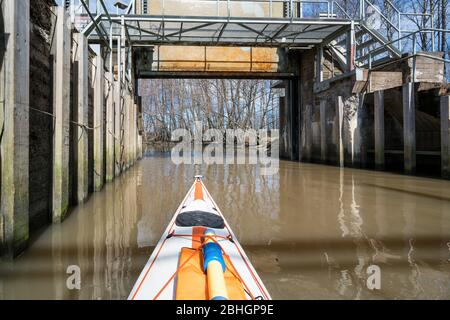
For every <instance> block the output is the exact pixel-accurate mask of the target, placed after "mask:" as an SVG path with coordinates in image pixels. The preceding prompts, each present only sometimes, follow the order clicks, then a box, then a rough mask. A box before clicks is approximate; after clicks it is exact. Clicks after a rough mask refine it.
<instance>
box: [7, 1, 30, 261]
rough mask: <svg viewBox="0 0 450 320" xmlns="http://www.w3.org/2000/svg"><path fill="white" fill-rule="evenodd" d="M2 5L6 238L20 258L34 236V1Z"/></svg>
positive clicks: (11, 252) (9, 249)
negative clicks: (31, 232) (31, 136)
mask: <svg viewBox="0 0 450 320" xmlns="http://www.w3.org/2000/svg"><path fill="white" fill-rule="evenodd" d="M1 8H2V12H3V17H4V35H6V36H7V37H6V38H5V39H3V41H4V42H3V43H2V44H1V45H2V46H3V45H5V48H3V49H2V50H1V51H3V50H5V51H4V57H3V61H2V64H1V74H0V130H1V131H0V132H2V135H1V140H0V145H1V157H0V161H1V170H0V185H1V201H0V209H1V212H0V227H1V229H0V240H1V245H2V247H3V249H4V251H5V253H6V254H7V255H8V256H9V257H14V256H17V255H18V254H19V253H20V252H22V251H23V250H24V249H25V247H26V245H27V243H28V238H29V217H28V214H29V212H28V211H29V210H28V209H29V190H28V185H29V174H28V171H29V100H30V96H29V91H30V90H29V83H30V80H29V77H30V1H29V0H21V1H17V0H4V1H2V3H1ZM0 249H2V248H0ZM2 251H3V250H2Z"/></svg>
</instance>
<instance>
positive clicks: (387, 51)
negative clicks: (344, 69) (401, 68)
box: [356, 47, 390, 61]
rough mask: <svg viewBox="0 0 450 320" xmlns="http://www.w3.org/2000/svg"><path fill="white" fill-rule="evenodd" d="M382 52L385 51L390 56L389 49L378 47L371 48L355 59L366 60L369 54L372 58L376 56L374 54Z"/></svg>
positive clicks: (377, 54)
mask: <svg viewBox="0 0 450 320" xmlns="http://www.w3.org/2000/svg"><path fill="white" fill-rule="evenodd" d="M383 53H387V54H389V56H390V52H389V50H387V49H386V48H384V47H379V48H377V49H375V50H372V51H371V52H369V53H367V54H365V55H363V56H362V57H359V58H357V59H356V60H357V61H365V60H368V59H369V58H370V56H372V59H373V58H376V56H379V55H380V54H383ZM374 61H375V60H374Z"/></svg>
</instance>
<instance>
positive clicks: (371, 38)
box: [327, 0, 434, 71]
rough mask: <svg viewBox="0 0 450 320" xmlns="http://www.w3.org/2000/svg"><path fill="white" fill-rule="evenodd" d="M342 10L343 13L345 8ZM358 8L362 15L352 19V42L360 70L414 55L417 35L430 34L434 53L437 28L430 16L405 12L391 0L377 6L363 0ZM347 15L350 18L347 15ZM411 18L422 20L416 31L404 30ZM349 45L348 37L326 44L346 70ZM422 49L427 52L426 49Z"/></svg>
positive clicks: (372, 2) (385, 0)
mask: <svg viewBox="0 0 450 320" xmlns="http://www.w3.org/2000/svg"><path fill="white" fill-rule="evenodd" d="M339 8H340V9H341V10H343V9H342V7H339ZM359 9H360V10H359V13H358V14H359V16H357V17H352V18H353V19H354V21H355V26H354V28H355V31H354V39H353V41H354V44H355V46H356V52H355V65H356V66H357V67H360V68H371V67H372V66H376V65H379V64H381V63H384V62H387V61H390V60H392V59H399V58H401V57H402V56H403V55H404V54H408V53H415V52H414V51H416V50H417V43H416V42H417V40H416V35H417V34H429V35H428V37H429V38H430V41H431V43H432V45H431V46H432V47H433V48H432V49H433V51H434V43H433V41H434V39H433V37H434V35H433V30H434V25H433V18H432V14H431V13H428V12H425V13H404V12H401V11H400V10H399V9H398V8H397V7H396V6H395V5H394V4H393V3H392V2H391V1H389V0H384V1H382V3H381V4H380V5H379V6H377V5H376V4H374V1H373V0H371V1H369V0H361V1H360V8H359ZM358 14H357V15H358ZM345 15H346V16H350V15H349V14H348V13H345ZM411 17H416V18H417V20H420V22H419V23H416V25H417V28H416V29H411V28H407V27H405V26H407V25H411V23H408V21H409V22H410V21H411V20H410V19H409V20H408V18H411ZM405 20H406V21H405ZM347 43H348V39H347V37H345V36H341V37H339V38H338V39H337V40H333V41H331V42H329V43H328V44H327V48H328V49H329V50H330V52H332V54H333V58H334V59H335V61H337V62H338V64H339V66H340V67H341V68H342V70H343V71H344V70H346V69H347V68H348V66H347V59H346V57H347V50H348V45H347ZM422 50H424V51H427V50H426V48H422Z"/></svg>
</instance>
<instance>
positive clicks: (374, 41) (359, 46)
mask: <svg viewBox="0 0 450 320" xmlns="http://www.w3.org/2000/svg"><path fill="white" fill-rule="evenodd" d="M376 43H377V40H375V39H373V38H372V39H370V40H367V41H366V42H363V43H361V44H360V45H358V47H357V49H358V50H362V49H365V48H367V47H369V46H371V45H374V44H376Z"/></svg>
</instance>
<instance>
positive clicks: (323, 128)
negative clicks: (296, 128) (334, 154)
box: [320, 100, 327, 163]
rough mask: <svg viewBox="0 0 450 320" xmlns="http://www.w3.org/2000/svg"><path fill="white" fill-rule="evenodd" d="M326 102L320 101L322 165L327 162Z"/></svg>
mask: <svg viewBox="0 0 450 320" xmlns="http://www.w3.org/2000/svg"><path fill="white" fill-rule="evenodd" d="M326 107H327V102H326V100H321V101H320V155H321V156H320V159H321V161H322V163H326V162H327V118H326V117H327V114H326Z"/></svg>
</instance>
